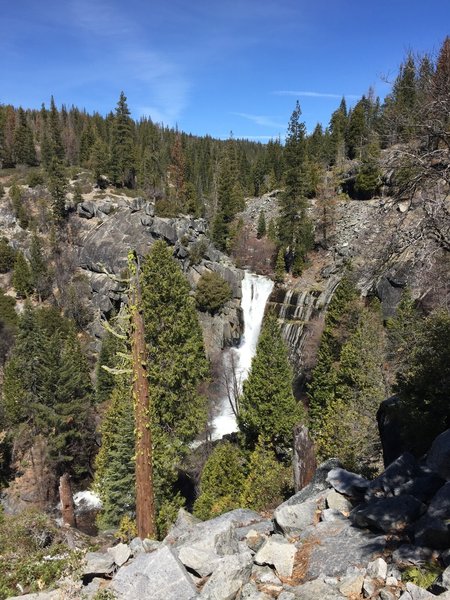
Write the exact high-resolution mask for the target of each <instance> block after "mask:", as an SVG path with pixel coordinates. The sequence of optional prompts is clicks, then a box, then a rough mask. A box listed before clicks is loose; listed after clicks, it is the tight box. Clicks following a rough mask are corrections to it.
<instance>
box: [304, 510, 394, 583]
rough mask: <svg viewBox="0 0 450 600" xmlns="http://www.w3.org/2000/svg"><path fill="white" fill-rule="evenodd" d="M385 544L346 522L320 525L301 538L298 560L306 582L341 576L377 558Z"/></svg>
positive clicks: (382, 537)
mask: <svg viewBox="0 0 450 600" xmlns="http://www.w3.org/2000/svg"><path fill="white" fill-rule="evenodd" d="M386 543H387V542H386V537H385V536H384V535H382V536H377V535H374V534H370V533H368V532H367V531H363V530H361V529H357V528H355V527H352V526H351V523H350V522H349V520H348V519H341V520H339V521H333V522H329V523H326V522H321V523H319V524H318V525H316V526H315V527H311V528H310V529H309V530H308V531H307V532H305V533H304V534H302V535H301V541H300V542H298V544H297V545H298V552H299V554H298V555H297V560H299V561H304V562H305V564H306V571H305V578H306V579H316V578H317V577H320V576H323V577H340V576H343V575H346V574H348V572H349V571H348V569H349V568H351V567H359V566H360V565H364V564H367V563H368V562H370V561H372V560H374V559H375V558H377V557H378V556H380V555H381V554H382V553H383V551H384V549H385V548H386Z"/></svg>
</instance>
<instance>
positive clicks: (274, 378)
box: [238, 313, 305, 451]
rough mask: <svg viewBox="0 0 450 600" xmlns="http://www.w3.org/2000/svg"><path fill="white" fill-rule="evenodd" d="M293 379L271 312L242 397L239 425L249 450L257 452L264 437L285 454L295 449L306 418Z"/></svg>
mask: <svg viewBox="0 0 450 600" xmlns="http://www.w3.org/2000/svg"><path fill="white" fill-rule="evenodd" d="M292 380H293V372H292V368H291V366H290V364H289V360H288V353H287V348H286V345H285V343H284V340H283V338H282V337H281V332H280V327H279V325H278V320H277V317H276V316H275V314H274V313H268V314H267V316H266V317H265V319H264V322H263V325H262V329H261V334H260V337H259V340H258V346H257V348H256V355H255V357H254V359H253V361H252V366H251V370H250V374H249V376H248V379H247V380H246V381H245V382H244V385H243V391H242V396H241V398H240V411H239V415H238V424H239V428H240V430H241V431H242V432H243V434H244V438H245V445H246V447H247V448H249V449H253V448H254V447H255V445H256V443H257V441H258V438H259V437H260V436H262V437H263V438H264V439H266V440H267V441H269V442H270V443H272V444H273V445H274V446H275V447H277V449H278V448H280V449H281V450H282V451H284V450H286V449H288V448H290V447H291V446H292V438H293V429H294V426H295V425H296V424H297V423H299V422H300V421H302V420H303V419H304V418H305V415H304V411H303V408H302V406H301V405H300V404H299V403H298V402H297V401H296V400H295V398H294V396H293V393H292Z"/></svg>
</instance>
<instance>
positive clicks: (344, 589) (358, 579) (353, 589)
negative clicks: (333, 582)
mask: <svg viewBox="0 0 450 600" xmlns="http://www.w3.org/2000/svg"><path fill="white" fill-rule="evenodd" d="M363 583H364V575H347V576H346V577H344V578H343V579H342V580H341V583H340V584H339V591H340V592H341V594H343V595H344V596H345V597H346V598H349V597H350V596H359V594H360V593H361V590H362V586H363Z"/></svg>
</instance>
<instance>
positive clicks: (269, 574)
mask: <svg viewBox="0 0 450 600" xmlns="http://www.w3.org/2000/svg"><path fill="white" fill-rule="evenodd" d="M252 579H254V580H255V581H256V582H257V583H272V584H274V585H281V581H280V580H279V578H278V577H277V576H276V575H275V573H274V572H273V571H272V569H271V568H270V567H260V566H259V565H255V566H254V567H253V570H252Z"/></svg>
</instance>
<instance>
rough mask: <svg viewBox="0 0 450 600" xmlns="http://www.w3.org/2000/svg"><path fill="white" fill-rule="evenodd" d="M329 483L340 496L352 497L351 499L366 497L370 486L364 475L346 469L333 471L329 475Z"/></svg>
mask: <svg viewBox="0 0 450 600" xmlns="http://www.w3.org/2000/svg"><path fill="white" fill-rule="evenodd" d="M327 482H328V483H329V484H330V485H331V486H333V487H334V489H335V490H336V491H337V492H339V493H340V494H345V495H346V496H350V498H360V497H362V496H364V493H365V491H366V490H367V488H368V486H369V481H368V480H367V479H366V478H365V477H363V476H362V475H357V474H356V473H351V472H350V471H346V470H345V469H340V468H337V469H331V471H330V472H329V473H328V475H327Z"/></svg>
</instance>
